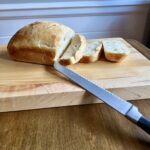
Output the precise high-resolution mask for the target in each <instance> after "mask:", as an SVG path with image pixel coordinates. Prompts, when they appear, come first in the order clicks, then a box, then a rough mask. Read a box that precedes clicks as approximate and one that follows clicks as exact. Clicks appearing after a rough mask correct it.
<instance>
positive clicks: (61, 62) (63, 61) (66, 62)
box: [59, 59, 72, 66]
mask: <svg viewBox="0 0 150 150" xmlns="http://www.w3.org/2000/svg"><path fill="white" fill-rule="evenodd" d="M59 63H60V64H62V65H64V66H67V65H71V64H72V61H71V60H70V59H62V60H60V61H59Z"/></svg>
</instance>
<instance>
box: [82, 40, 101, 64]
mask: <svg viewBox="0 0 150 150" xmlns="http://www.w3.org/2000/svg"><path fill="white" fill-rule="evenodd" d="M101 52H102V42H101V41H100V40H88V41H87V45H86V48H85V50H84V51H83V56H82V58H81V60H80V62H81V63H90V62H95V61H97V60H98V59H99V57H100V54H101Z"/></svg>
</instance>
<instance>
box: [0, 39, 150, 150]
mask: <svg viewBox="0 0 150 150" xmlns="http://www.w3.org/2000/svg"><path fill="white" fill-rule="evenodd" d="M129 42H131V44H133V43H134V44H136V43H137V42H136V41H133V40H132V41H131V40H130V41H129ZM137 45H138V46H137ZM136 46H137V48H142V49H143V51H142V49H141V52H144V51H145V47H144V46H142V44H139V43H138V44H136ZM145 52H146V56H147V57H150V50H149V49H147V51H145ZM143 93H145V92H144V91H143ZM131 102H132V103H133V104H135V105H136V106H138V107H139V109H140V110H141V112H142V113H143V114H145V115H146V116H150V109H149V108H150V99H147V100H141V101H140V100H137V101H131ZM20 149H21V150H149V149H150V136H148V135H147V134H146V133H145V132H143V131H142V130H141V129H139V128H138V127H136V126H135V125H134V124H132V123H131V122H130V121H128V120H127V119H126V118H124V117H123V116H121V115H120V114H118V113H117V112H115V111H114V110H112V109H111V108H110V107H108V106H106V105H105V104H92V105H84V106H72V107H62V108H51V109H40V110H30V111H29V110H28V111H20V112H3V113H0V150H20Z"/></svg>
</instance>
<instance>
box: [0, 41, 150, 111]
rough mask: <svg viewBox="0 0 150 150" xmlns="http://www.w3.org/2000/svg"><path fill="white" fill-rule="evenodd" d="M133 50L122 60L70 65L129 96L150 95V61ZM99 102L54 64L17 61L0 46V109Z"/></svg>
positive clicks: (22, 108)
mask: <svg viewBox="0 0 150 150" xmlns="http://www.w3.org/2000/svg"><path fill="white" fill-rule="evenodd" d="M125 43H126V44H127V45H128V43H127V42H125ZM133 43H134V41H133ZM131 44H132V42H131ZM136 47H139V50H140V49H141V47H140V46H138V45H136ZM130 50H131V54H130V55H129V56H128V57H127V58H126V59H125V60H124V61H122V62H121V63H111V62H108V61H106V60H100V61H98V62H95V63H90V64H75V65H71V66H69V68H71V69H73V70H74V71H76V72H78V73H79V74H81V75H83V76H85V77H86V78H88V79H90V80H92V81H94V82H96V83H97V84H99V85H101V86H102V87H104V88H106V89H109V90H110V91H111V92H113V93H115V94H117V95H119V96H120V97H122V98H125V99H127V100H134V99H146V98H150V92H149V91H150V61H149V60H148V59H147V58H146V57H145V56H143V55H142V54H141V53H140V52H139V51H138V50H136V49H135V48H133V47H132V46H130ZM99 102H100V101H99V100H97V99H96V98H95V97H94V96H92V95H91V94H89V93H88V92H86V91H85V90H83V89H81V88H80V87H78V86H77V85H76V84H74V83H72V82H71V81H69V80H68V79H67V78H65V77H64V76H63V75H61V74H60V73H58V72H56V71H55V70H54V69H53V68H52V67H50V66H44V65H37V64H30V63H23V62H15V61H13V60H11V59H10V58H9V56H8V54H7V50H6V46H0V112H5V111H16V110H27V109H38V108H48V107H60V106H70V105H80V104H89V103H99Z"/></svg>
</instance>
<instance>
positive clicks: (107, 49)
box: [102, 38, 130, 62]
mask: <svg viewBox="0 0 150 150" xmlns="http://www.w3.org/2000/svg"><path fill="white" fill-rule="evenodd" d="M102 43H103V48H104V55H105V58H106V59H107V60H109V61H112V62H120V61H121V60H123V59H124V58H125V57H126V56H128V55H129V53H130V50H129V48H128V47H127V45H126V44H125V43H124V41H123V40H122V39H121V38H118V39H104V40H102Z"/></svg>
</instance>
